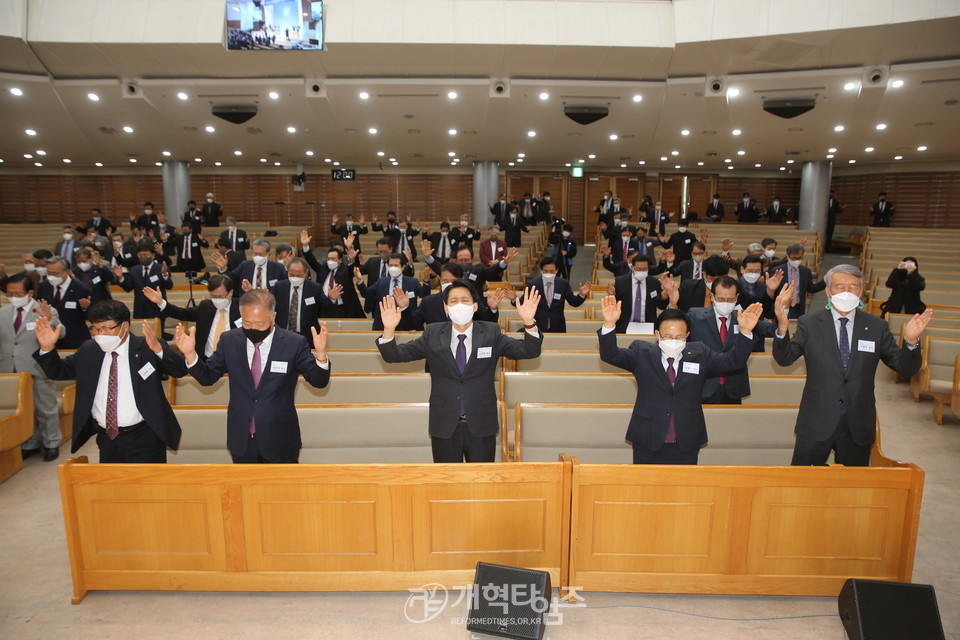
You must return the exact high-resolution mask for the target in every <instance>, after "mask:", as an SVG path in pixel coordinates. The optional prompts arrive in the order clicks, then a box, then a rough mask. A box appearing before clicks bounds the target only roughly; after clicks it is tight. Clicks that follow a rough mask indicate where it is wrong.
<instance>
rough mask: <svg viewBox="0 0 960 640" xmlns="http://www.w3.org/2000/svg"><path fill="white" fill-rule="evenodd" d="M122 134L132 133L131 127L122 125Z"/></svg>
mask: <svg viewBox="0 0 960 640" xmlns="http://www.w3.org/2000/svg"><path fill="white" fill-rule="evenodd" d="M123 132H124V133H133V127H131V126H130V125H124V127H123Z"/></svg>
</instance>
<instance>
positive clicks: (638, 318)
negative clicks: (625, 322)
mask: <svg viewBox="0 0 960 640" xmlns="http://www.w3.org/2000/svg"><path fill="white" fill-rule="evenodd" d="M643 284H644V283H642V282H638V283H637V297H636V298H635V299H634V301H633V321H634V322H643V315H644V314H643V312H644V309H643V302H644V300H645V298H644V297H643Z"/></svg>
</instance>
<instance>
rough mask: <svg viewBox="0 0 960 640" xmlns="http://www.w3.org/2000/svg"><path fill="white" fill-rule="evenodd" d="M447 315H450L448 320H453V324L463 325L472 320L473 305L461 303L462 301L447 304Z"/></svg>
mask: <svg viewBox="0 0 960 640" xmlns="http://www.w3.org/2000/svg"><path fill="white" fill-rule="evenodd" d="M447 315H449V316H450V321H451V322H453V324H458V325H461V326H463V325H465V324H468V323H469V322H470V321H471V320H473V305H472V304H463V303H462V302H460V303H457V304H455V305H447Z"/></svg>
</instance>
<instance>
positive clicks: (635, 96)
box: [633, 93, 643, 102]
mask: <svg viewBox="0 0 960 640" xmlns="http://www.w3.org/2000/svg"><path fill="white" fill-rule="evenodd" d="M641 100H643V96H642V95H640V94H639V93H636V94H634V96H633V101H634V102H640V101H641Z"/></svg>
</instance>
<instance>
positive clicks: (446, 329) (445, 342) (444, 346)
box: [439, 322, 476, 378]
mask: <svg viewBox="0 0 960 640" xmlns="http://www.w3.org/2000/svg"><path fill="white" fill-rule="evenodd" d="M474 333H476V325H474ZM451 340H453V323H452V322H447V323H445V324H444V325H443V326H442V327H441V328H440V345H439V346H440V351H441V352H442V353H443V357H444V359H445V360H447V361H448V362H447V364H448V365H449V366H450V367H452V371H453V372H454V373H455V374H457V375H458V376H460V377H461V378H463V375H461V374H460V367H458V366H457V359H456V358H454V357H453V353H452V352H451V351H450V342H451Z"/></svg>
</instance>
